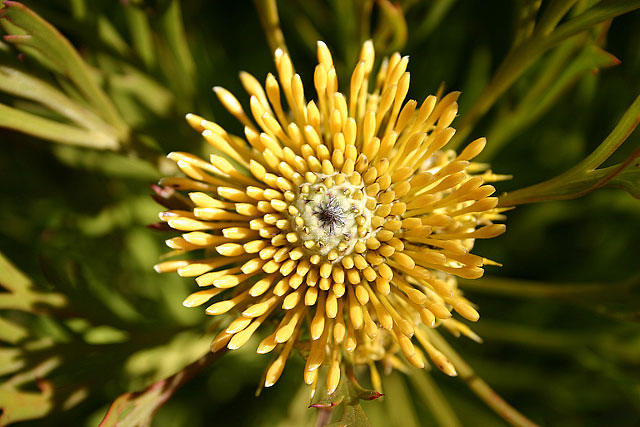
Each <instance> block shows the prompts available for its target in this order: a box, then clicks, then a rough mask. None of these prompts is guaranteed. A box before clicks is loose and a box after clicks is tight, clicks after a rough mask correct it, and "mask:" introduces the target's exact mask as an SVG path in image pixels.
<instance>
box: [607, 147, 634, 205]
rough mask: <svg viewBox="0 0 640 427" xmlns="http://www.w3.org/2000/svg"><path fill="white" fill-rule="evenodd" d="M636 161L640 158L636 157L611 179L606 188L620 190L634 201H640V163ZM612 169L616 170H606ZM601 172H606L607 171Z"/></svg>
mask: <svg viewBox="0 0 640 427" xmlns="http://www.w3.org/2000/svg"><path fill="white" fill-rule="evenodd" d="M638 160H640V158H639V157H636V158H635V160H634V161H632V162H630V163H629V164H628V165H627V166H626V167H625V168H624V169H623V170H622V171H621V172H620V173H618V174H617V175H616V176H615V177H613V178H612V179H611V180H610V181H609V182H608V183H607V184H606V186H607V187H615V188H622V189H623V190H626V191H627V192H629V194H631V195H632V196H633V197H635V198H636V199H640V161H638ZM613 168H616V166H612V167H611V168H608V169H613ZM602 171H607V169H603V170H602Z"/></svg>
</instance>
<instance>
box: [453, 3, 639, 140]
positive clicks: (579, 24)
mask: <svg viewBox="0 0 640 427" xmlns="http://www.w3.org/2000/svg"><path fill="white" fill-rule="evenodd" d="M639 7H640V0H608V1H601V2H599V3H597V4H595V5H594V6H592V7H591V8H589V9H587V10H586V11H584V12H583V13H581V14H579V15H578V16H575V17H573V18H571V19H569V20H568V21H567V22H565V23H564V24H562V25H560V26H559V27H557V28H555V29H554V30H553V32H551V33H550V34H548V35H547V34H544V33H535V32H534V35H533V36H532V37H531V38H530V39H528V40H526V41H525V42H523V43H521V44H519V45H518V46H517V47H516V48H514V49H512V50H511V51H510V52H509V54H508V55H507V56H506V57H505V58H504V60H503V61H502V63H501V64H500V67H498V70H497V71H496V72H495V74H494V75H493V79H492V80H491V82H490V83H489V85H488V86H487V87H486V88H485V90H484V91H483V93H482V95H481V96H480V97H479V98H478V101H477V102H476V103H475V104H474V105H473V107H472V108H471V109H470V110H469V111H468V112H467V114H466V115H465V116H464V118H463V119H462V120H461V121H460V123H459V125H458V132H457V133H456V136H455V137H454V139H453V140H452V142H451V143H450V144H449V146H450V147H451V148H456V147H457V146H459V145H460V143H461V142H462V141H464V140H465V139H466V138H467V136H468V135H469V133H471V130H472V128H473V126H474V125H475V124H476V123H477V121H478V120H480V118H482V117H483V116H484V115H485V114H486V113H487V111H489V109H490V108H491V107H492V106H493V104H494V103H495V102H496V101H497V100H498V98H499V97H500V96H501V95H502V94H503V93H504V92H506V91H507V89H509V88H510V87H511V86H512V85H513V83H514V82H515V81H516V80H517V79H518V78H519V77H520V76H521V75H522V74H523V73H524V72H525V71H526V70H527V69H528V68H529V67H530V66H531V65H532V64H533V63H534V62H535V61H536V60H537V59H538V58H539V57H540V55H542V54H543V53H544V52H546V51H547V50H549V49H551V48H552V47H554V46H556V45H558V44H559V43H561V42H562V41H564V40H567V39H568V38H570V37H571V36H574V35H576V34H579V33H581V32H583V31H586V30H588V29H590V28H592V27H593V26H594V25H596V24H599V23H601V22H604V21H607V20H609V19H612V18H615V17H616V16H619V15H622V14H624V13H626V12H630V11H632V10H634V9H637V8H639Z"/></svg>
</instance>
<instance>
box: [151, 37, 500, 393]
mask: <svg viewBox="0 0 640 427" xmlns="http://www.w3.org/2000/svg"><path fill="white" fill-rule="evenodd" d="M318 60H319V64H318V66H317V67H316V69H315V73H314V86H315V90H316V100H311V101H307V99H306V96H305V93H304V90H303V85H302V80H301V78H300V76H299V75H298V74H295V73H294V71H293V66H292V64H291V61H290V59H289V56H288V55H287V54H285V53H283V52H282V51H281V50H278V51H276V53H275V63H276V67H277V70H278V79H276V77H275V76H273V75H271V74H269V75H268V76H267V79H266V83H265V88H264V89H263V87H262V86H261V85H260V84H259V83H258V81H257V80H256V79H255V78H254V77H252V76H251V75H249V74H246V73H242V74H241V76H240V77H241V79H242V83H243V85H244V87H245V89H246V90H247V92H248V93H249V95H250V96H251V99H250V106H251V114H252V116H253V120H252V119H251V118H249V116H248V115H247V114H246V113H245V112H244V110H243V108H242V107H241V105H240V103H239V102H238V100H237V99H236V98H235V97H234V96H233V95H232V94H231V93H229V92H228V91H226V90H225V89H222V88H216V89H215V91H216V94H217V95H218V97H219V99H220V101H221V102H222V104H223V105H224V106H225V107H226V109H227V110H228V111H229V112H230V113H231V114H232V115H234V116H235V117H236V118H237V119H238V120H239V121H240V122H241V123H242V124H243V125H244V133H245V135H244V138H240V137H237V136H234V135H230V134H229V133H227V132H226V131H225V130H224V129H223V128H222V127H220V126H219V125H217V124H216V123H213V122H210V121H207V120H204V119H203V118H201V117H198V116H196V115H193V114H189V115H188V116H187V120H188V122H189V123H190V124H191V126H193V127H194V128H195V129H196V130H197V131H198V132H201V133H202V135H203V136H204V138H205V139H206V140H207V141H208V142H209V143H210V144H211V145H212V146H213V147H214V148H215V154H212V155H211V157H210V160H209V161H208V162H207V161H205V160H202V159H200V158H198V157H196V156H193V155H191V154H188V153H171V154H170V155H169V158H170V159H172V160H174V161H175V162H176V163H177V165H178V166H179V167H180V169H181V170H182V172H184V174H185V175H186V176H187V177H184V178H165V179H164V180H163V181H162V182H161V184H162V185H164V186H170V187H174V188H176V189H179V190H184V191H187V192H189V193H188V194H189V199H190V206H191V207H190V209H189V210H171V211H168V212H163V213H161V214H160V217H161V219H162V220H163V221H166V222H167V223H168V225H169V226H170V227H172V228H173V229H176V230H179V231H180V232H182V235H181V236H180V237H175V238H173V239H170V240H168V241H167V244H168V245H169V246H170V247H171V248H173V249H175V250H176V251H177V252H179V253H183V252H187V251H200V252H202V253H204V257H203V258H201V259H194V260H179V261H166V262H163V263H161V264H158V265H157V266H156V270H158V271H161V272H166V271H177V272H178V274H180V275H181V276H195V277H196V282H197V283H198V285H199V286H201V287H203V290H200V291H198V292H195V293H193V294H191V295H189V297H188V298H187V299H186V300H185V302H184V304H185V305H186V306H189V307H193V306H199V305H202V304H204V303H207V302H209V301H210V300H211V299H215V302H214V303H213V304H211V305H209V306H208V308H207V309H206V312H207V314H210V315H220V314H223V313H227V312H229V311H231V310H232V309H233V310H234V311H237V312H238V313H239V314H238V315H237V317H236V318H235V320H233V321H232V322H231V323H230V324H228V325H226V327H225V329H223V330H222V331H221V332H220V333H219V334H218V335H217V337H216V338H215V339H214V341H213V343H212V350H213V351H217V350H219V349H221V348H223V347H225V346H226V347H228V348H230V349H237V348H239V347H241V346H242V345H244V344H245V343H246V342H247V341H248V340H249V338H250V337H251V336H252V335H253V334H254V333H255V332H256V330H257V329H258V328H259V327H260V326H261V325H263V324H265V323H275V328H274V329H273V330H272V333H271V334H270V335H268V336H267V337H266V338H265V339H263V340H262V342H261V343H260V344H259V345H258V349H257V351H258V353H268V352H271V351H275V352H277V353H278V356H277V357H276V359H275V361H274V362H273V363H272V364H271V365H270V367H269V368H268V370H267V372H266V376H265V385H266V386H271V385H273V384H274V383H275V382H276V381H277V379H278V378H279V376H280V374H281V373H282V370H283V368H284V365H285V362H286V360H287V358H288V357H289V355H290V353H291V351H292V349H293V347H294V346H297V347H298V348H299V349H300V350H301V353H302V354H303V356H304V357H305V358H306V366H305V371H304V379H305V382H306V383H308V384H311V385H313V386H314V389H315V386H316V385H317V384H318V379H319V375H318V372H319V368H320V366H321V365H323V364H324V365H328V366H329V369H328V373H327V377H326V380H325V383H326V388H327V391H328V392H329V393H331V392H333V391H334V390H335V389H336V387H337V385H338V382H339V379H340V362H341V360H342V358H349V360H350V361H351V362H352V363H355V364H368V365H369V366H373V363H374V362H375V361H378V360H386V361H389V362H390V363H391V364H395V365H398V364H400V363H401V362H400V361H399V359H398V358H397V356H396V353H398V352H402V353H403V354H404V357H405V358H406V360H408V361H409V363H411V364H412V365H414V366H418V367H423V366H424V363H425V358H424V356H423V351H422V350H424V351H426V353H427V354H428V355H429V356H430V358H431V359H432V360H433V361H434V362H435V364H436V365H437V366H438V367H440V368H441V369H442V370H443V371H444V372H445V373H447V374H450V375H455V369H454V368H453V366H452V365H451V363H449V362H448V360H446V358H445V357H444V356H443V355H442V354H441V353H440V352H439V351H438V350H437V349H436V348H435V347H434V345H432V344H431V343H430V340H429V337H428V329H429V328H434V327H436V326H437V325H440V324H442V325H444V326H445V327H447V329H449V330H451V331H452V332H454V333H457V334H459V333H463V334H466V335H468V336H470V337H472V338H474V339H475V338H477V337H476V336H475V335H474V334H473V333H472V332H471V331H470V330H469V328H468V327H466V325H464V324H462V323H460V322H458V321H456V320H453V319H451V318H450V317H451V312H450V310H451V309H453V310H455V311H457V312H458V313H459V314H460V315H461V316H462V317H464V318H466V319H468V320H471V321H476V320H477V319H478V317H479V315H478V313H477V311H476V310H475V309H474V308H473V307H472V305H471V304H470V303H469V301H467V300H466V299H465V298H464V297H463V296H462V294H461V293H460V292H459V291H458V289H457V281H456V278H455V277H456V276H459V277H464V278H470V279H473V278H477V277H480V276H481V275H482V274H483V269H482V266H483V265H484V264H485V263H486V262H487V260H486V259H484V258H482V257H480V256H477V255H473V254H471V253H470V250H471V249H472V248H473V243H474V239H476V238H490V237H494V236H497V235H499V234H501V233H502V232H503V231H504V225H501V224H493V223H492V220H495V219H497V218H500V215H499V212H498V210H497V209H496V205H497V199H496V198H495V197H490V196H491V194H492V193H493V192H494V188H493V187H492V186H491V185H486V184H485V182H486V181H491V180H492V179H495V178H496V176H495V175H493V174H491V172H490V171H488V172H485V173H483V174H482V175H478V174H474V172H477V171H479V170H481V167H479V166H478V165H474V164H471V163H470V162H469V161H470V160H471V159H472V158H474V157H475V156H476V155H477V154H478V153H480V152H481V151H482V149H483V148H484V146H485V140H484V139H483V138H481V139H478V140H475V141H473V142H471V143H470V144H469V145H468V146H467V147H466V148H465V149H464V150H463V151H462V152H461V153H460V154H458V155H456V154H455V153H454V152H453V151H451V150H449V151H444V150H443V147H445V145H446V144H447V142H448V141H449V140H450V139H451V137H452V136H453V134H454V133H455V130H454V129H453V128H451V127H450V124H451V122H452V121H453V119H454V118H455V116H456V114H457V110H458V106H457V103H456V100H457V97H458V95H459V93H455V92H454V93H451V94H449V95H446V96H444V97H442V98H441V99H438V98H437V97H436V96H433V95H431V96H428V97H427V98H426V99H425V100H424V101H423V102H422V103H421V104H420V105H418V103H417V102H416V101H414V100H408V101H405V98H406V95H407V92H408V90H409V73H408V72H407V71H406V69H407V64H408V58H407V57H401V56H400V55H399V54H398V53H396V54H394V55H392V56H391V57H390V58H389V59H388V60H387V59H385V60H384V61H383V63H382V65H381V67H380V70H379V71H378V73H377V76H376V77H375V78H371V76H370V75H371V73H372V70H373V65H374V49H373V44H372V43H371V42H370V41H369V42H366V43H365V44H364V46H363V48H362V51H361V54H360V60H359V62H358V64H357V65H356V67H355V70H354V71H353V74H352V77H351V83H350V86H349V90H348V91H347V92H346V94H343V93H341V92H339V91H338V82H337V77H336V70H335V68H334V65H333V61H332V58H331V54H330V52H329V50H328V49H327V47H326V45H325V44H324V43H322V42H320V43H318ZM283 95H284V100H285V101H286V105H287V107H285V106H284V105H283V99H282V96H283ZM416 343H419V344H420V347H418V346H416V345H415V344H416ZM421 349H422V350H421ZM374 382H375V381H374Z"/></svg>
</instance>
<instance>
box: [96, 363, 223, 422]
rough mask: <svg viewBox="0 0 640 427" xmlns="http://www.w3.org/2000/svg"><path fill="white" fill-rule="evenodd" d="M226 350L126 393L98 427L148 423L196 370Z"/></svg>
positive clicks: (198, 370) (112, 406)
mask: <svg viewBox="0 0 640 427" xmlns="http://www.w3.org/2000/svg"><path fill="white" fill-rule="evenodd" d="M224 353H225V351H219V352H216V353H208V354H206V355H204V356H203V357H202V358H200V359H199V360H197V361H196V362H194V363H192V364H190V365H188V366H187V367H185V368H184V369H182V370H180V371H179V372H178V373H176V374H174V375H172V376H170V377H167V378H165V379H163V380H160V381H158V382H155V383H153V384H151V385H150V386H149V387H147V388H146V389H144V390H142V391H139V392H136V393H125V394H123V395H122V396H120V397H118V398H117V399H116V400H115V401H114V402H113V403H112V404H111V407H110V408H109V410H108V411H107V414H106V415H105V417H104V419H103V420H102V422H101V423H100V426H99V427H148V426H150V425H151V421H152V420H153V416H154V415H155V413H156V412H157V411H158V409H160V407H161V406H162V405H164V404H165V403H166V402H167V400H169V398H170V397H171V396H172V395H173V394H174V393H175V392H176V391H177V390H178V389H179V388H180V387H182V385H184V384H185V383H186V382H188V381H189V380H190V379H191V378H192V377H193V376H194V375H195V374H196V373H198V372H200V371H201V370H202V369H203V368H204V367H205V366H207V365H209V364H210V363H212V362H213V361H214V360H216V359H217V358H218V357H220V356H222V355H223V354H224Z"/></svg>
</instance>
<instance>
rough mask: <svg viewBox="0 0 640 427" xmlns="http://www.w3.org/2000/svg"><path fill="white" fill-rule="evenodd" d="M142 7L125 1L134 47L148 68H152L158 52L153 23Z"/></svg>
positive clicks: (125, 10)
mask: <svg viewBox="0 0 640 427" xmlns="http://www.w3.org/2000/svg"><path fill="white" fill-rule="evenodd" d="M141 7H142V6H138V5H136V4H133V3H131V2H130V3H125V7H124V12H125V16H126V18H127V24H128V26H129V32H130V33H131V38H132V39H133V49H134V50H135V51H136V53H137V54H138V56H139V57H140V59H141V60H142V63H143V64H144V65H145V66H146V67H147V69H151V68H153V66H154V65H155V64H156V53H155V48H154V46H153V35H152V33H151V25H149V19H148V18H147V14H146V12H145V11H144V10H143V9H142V8H141Z"/></svg>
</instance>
